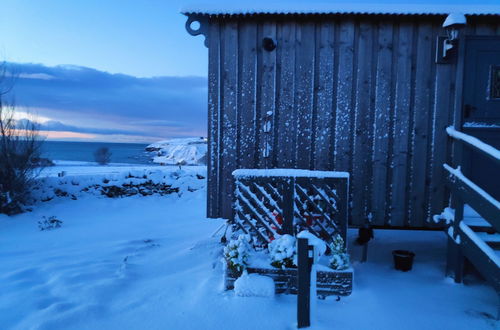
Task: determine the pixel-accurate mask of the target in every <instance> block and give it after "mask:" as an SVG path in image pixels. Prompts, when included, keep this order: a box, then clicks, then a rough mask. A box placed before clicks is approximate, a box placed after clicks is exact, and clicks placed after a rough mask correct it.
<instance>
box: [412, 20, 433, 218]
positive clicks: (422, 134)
mask: <svg viewBox="0 0 500 330" xmlns="http://www.w3.org/2000/svg"><path fill="white" fill-rule="evenodd" d="M431 36H432V25H431V24H430V23H428V22H422V23H420V24H419V26H418V36H417V49H416V50H415V52H414V53H415V55H416V76H415V87H414V90H415V102H414V109H413V132H412V134H413V136H412V141H411V142H412V160H411V169H410V171H411V175H410V179H411V182H410V204H409V206H410V207H409V208H410V219H409V220H410V223H411V225H412V226H422V225H423V224H424V223H425V220H426V217H427V214H426V206H427V205H426V200H425V190H426V184H428V183H427V182H426V181H427V177H426V175H427V165H428V161H429V158H428V154H427V146H428V145H427V143H428V141H429V140H430V139H429V135H430V132H429V121H430V118H429V115H430V105H431V103H430V102H431V93H432V79H433V77H432V76H431V74H432V71H431V70H430V69H429V68H430V67H431V65H432V61H433V59H434V54H433V53H432V43H433V42H434V40H431Z"/></svg>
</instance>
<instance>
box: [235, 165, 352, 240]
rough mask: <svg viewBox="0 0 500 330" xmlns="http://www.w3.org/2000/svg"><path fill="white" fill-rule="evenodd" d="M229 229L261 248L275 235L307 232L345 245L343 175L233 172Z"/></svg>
mask: <svg viewBox="0 0 500 330" xmlns="http://www.w3.org/2000/svg"><path fill="white" fill-rule="evenodd" d="M233 176H234V180H235V201H234V205H233V219H232V221H233V224H235V225H236V226H237V227H239V229H241V230H243V231H244V232H245V233H247V234H250V235H251V236H253V237H255V238H256V239H257V240H258V241H259V242H260V243H261V244H263V245H266V244H267V243H269V242H271V241H272V240H273V239H274V238H275V237H276V236H277V235H283V234H290V235H294V233H298V232H300V231H301V230H304V229H307V230H308V231H310V232H311V233H313V234H314V235H315V236H317V237H320V238H322V239H323V240H325V241H327V242H331V241H332V238H333V237H334V236H335V235H336V234H339V235H340V236H341V237H342V238H343V239H344V241H346V233H347V220H348V219H347V210H348V187H349V174H348V173H346V172H327V171H308V170H297V169H268V170H256V169H240V170H236V171H234V172H233Z"/></svg>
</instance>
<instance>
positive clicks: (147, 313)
mask: <svg viewBox="0 0 500 330" xmlns="http://www.w3.org/2000/svg"><path fill="white" fill-rule="evenodd" d="M76 167H78V168H79V169H78V171H77V170H76V169H75V170H73V171H74V172H78V173H79V176H80V177H81V178H82V179H83V178H84V177H88V176H89V173H94V172H93V171H95V167H93V166H75V168H76ZM106 168H108V169H111V170H112V171H118V170H117V168H113V167H106V166H103V167H102V169H101V171H100V172H99V173H100V174H92V175H93V176H95V177H96V178H95V180H98V178H99V177H100V178H101V179H102V178H103V177H104V176H107V175H111V174H113V173H104V171H105V169H106ZM145 169H146V170H148V169H147V168H145ZM161 169H162V170H163V171H165V172H164V174H163V175H164V176H165V177H170V178H171V179H169V180H175V181H173V182H178V184H179V186H180V187H181V188H182V190H183V191H184V193H183V194H181V195H179V194H170V195H165V196H159V195H152V196H146V197H143V196H132V197H124V198H113V199H112V198H106V197H102V196H95V195H92V194H87V195H84V196H82V197H81V198H78V199H77V200H72V199H69V198H62V197H61V198H55V199H53V200H51V201H50V202H45V203H40V204H38V205H36V207H34V209H33V211H32V212H28V213H24V214H20V215H16V216H12V217H7V216H5V215H0V246H1V249H0V293H1V294H0V325H1V326H0V328H2V329H9V330H10V329H13V330H16V329H19V330H21V329H23V330H24V329H51V330H52V329H55V330H57V329H61V330H63V329H110V330H112V329H132V330H134V329H294V328H295V326H296V319H295V315H296V314H295V313H296V308H297V306H296V296H293V295H276V296H274V297H253V296H252V297H241V296H238V295H237V294H236V293H235V292H234V291H223V290H222V283H223V267H222V263H221V262H220V259H221V257H222V254H223V247H222V245H221V244H220V236H216V237H211V234H212V233H213V232H215V230H216V229H217V228H218V227H220V225H222V224H223V223H224V220H223V219H207V218H206V217H205V211H206V203H205V201H206V189H205V187H202V188H201V189H199V190H196V191H193V192H190V191H189V190H188V189H187V187H188V186H189V184H191V183H192V182H198V181H201V182H203V181H204V180H199V179H197V178H196V176H192V175H191V174H190V173H192V171H195V169H193V170H192V171H191V170H190V171H187V170H184V169H183V171H182V172H178V176H177V179H175V177H174V176H171V174H172V173H173V172H175V170H176V168H175V167H174V168H169V167H161ZM58 170H59V169H58V168H57V166H56V168H54V169H51V171H54V172H55V173H56V172H57V171H58ZM122 170H123V171H128V169H127V168H122ZM136 170H141V171H142V170H144V168H143V169H137V168H136ZM199 170H200V171H201V172H200V174H203V173H205V171H206V170H205V169H203V168H200V169H199ZM115 174H116V173H115ZM71 175H73V174H71ZM117 175H118V176H121V174H120V173H118V174H117ZM75 176H76V174H75ZM43 216H46V217H50V216H55V217H57V219H60V220H62V221H63V223H62V225H61V227H60V228H55V229H53V230H48V231H40V230H39V229H38V224H37V223H38V221H39V220H41V219H42V217H43ZM348 234H349V235H348V241H349V243H351V242H353V241H354V240H355V238H356V236H357V231H356V230H350V231H349V233H348ZM446 243H447V238H446V235H444V234H443V233H442V232H434V231H432V232H425V231H399V230H386V231H384V230H376V232H375V239H374V240H373V241H371V242H370V244H369V253H368V262H366V263H360V262H359V260H360V257H361V251H362V247H359V246H355V245H354V244H349V246H350V247H351V248H350V249H349V251H348V252H349V253H350V254H351V261H352V267H353V270H354V271H355V273H356V276H355V278H354V281H355V282H354V291H353V293H352V295H350V296H349V297H344V298H342V299H341V300H340V301H337V300H336V297H328V298H326V299H325V300H318V301H316V304H317V306H316V317H315V319H314V320H313V321H314V324H313V327H312V328H311V329H332V328H335V329H345V330H350V329H389V330H390V329H409V330H413V329H415V330H417V329H418V330H420V329H431V330H432V329H456V330H462V329H463V330H466V329H467V330H470V329H475V330H482V329H494V328H495V327H496V326H497V325H498V323H496V321H494V320H492V319H491V318H490V317H488V315H496V313H497V295H496V293H495V292H494V290H492V289H491V288H490V287H489V286H487V285H485V284H484V283H482V282H480V281H478V280H474V278H472V277H470V278H466V280H467V283H468V284H467V285H457V284H455V283H454V282H453V280H451V279H447V278H445V277H444V263H445V260H446ZM394 249H406V250H411V251H414V252H415V253H416V255H417V257H416V259H415V263H414V266H413V270H412V271H410V272H408V273H402V272H398V271H395V270H394V269H393V265H392V262H393V261H392V255H391V251H392V250H394ZM320 266H322V265H318V269H320Z"/></svg>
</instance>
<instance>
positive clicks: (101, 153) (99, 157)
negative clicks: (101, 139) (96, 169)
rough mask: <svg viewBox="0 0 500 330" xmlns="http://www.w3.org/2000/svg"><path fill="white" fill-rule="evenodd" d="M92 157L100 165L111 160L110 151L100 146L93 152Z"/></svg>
mask: <svg viewBox="0 0 500 330" xmlns="http://www.w3.org/2000/svg"><path fill="white" fill-rule="evenodd" d="M94 159H95V161H96V163H98V164H100V165H106V164H109V162H110V161H111V151H109V148H107V147H101V148H99V149H97V150H96V151H95V152H94Z"/></svg>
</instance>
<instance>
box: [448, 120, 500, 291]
mask: <svg viewBox="0 0 500 330" xmlns="http://www.w3.org/2000/svg"><path fill="white" fill-rule="evenodd" d="M446 131H447V133H448V135H449V136H450V137H451V138H452V139H453V144H454V146H453V147H454V150H455V152H454V162H455V164H454V165H455V166H456V168H453V167H452V166H450V165H448V164H444V169H445V171H446V172H447V175H446V184H447V186H448V188H449V189H450V191H451V198H452V208H453V209H454V210H455V215H454V221H453V223H452V224H451V228H449V230H448V234H449V235H450V238H451V239H450V240H449V245H448V248H449V251H448V266H447V267H448V270H452V271H454V273H455V274H454V275H455V281H456V282H461V281H462V276H463V267H464V257H466V258H467V260H469V262H470V263H472V264H473V265H474V267H475V268H476V269H477V270H478V271H479V272H480V273H481V274H482V275H483V276H484V277H485V278H486V279H487V280H488V281H489V282H490V283H491V284H492V285H493V287H494V288H495V289H496V290H497V292H500V258H499V256H498V255H497V253H496V252H495V251H494V250H493V249H492V248H491V247H490V246H489V245H488V244H486V243H485V242H484V241H483V240H482V239H481V238H480V237H479V236H478V235H477V233H475V232H474V231H473V230H472V229H471V228H470V227H469V226H468V225H467V224H466V223H465V222H464V221H462V220H463V219H464V205H465V204H467V205H469V206H470V207H471V208H472V209H474V211H476V212H477V213H478V214H479V215H480V216H481V217H482V218H483V219H484V220H485V221H486V222H487V223H488V224H489V226H491V230H494V231H495V232H497V233H498V232H500V202H499V201H497V200H496V199H495V198H493V197H492V196H491V195H490V194H488V193H487V192H486V191H485V190H483V189H482V188H481V187H479V186H478V185H476V184H475V183H474V182H472V181H471V180H470V179H469V178H467V177H466V176H465V175H464V174H463V173H462V171H461V168H460V165H461V155H462V149H463V148H464V147H467V148H469V149H471V150H473V151H474V152H476V153H479V154H482V155H484V156H487V157H488V158H489V159H490V160H491V161H492V162H494V163H495V165H496V166H498V165H500V151H499V150H497V149H496V148H494V147H492V146H490V145H488V144H486V143H484V142H482V141H481V140H479V139H477V138H475V137H473V136H470V135H467V134H464V133H462V132H459V131H457V130H455V129H453V128H452V127H448V128H447V129H446ZM498 169H499V171H498V173H500V166H499V167H498ZM499 177H500V176H496V177H492V180H497V181H500V180H499Z"/></svg>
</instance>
